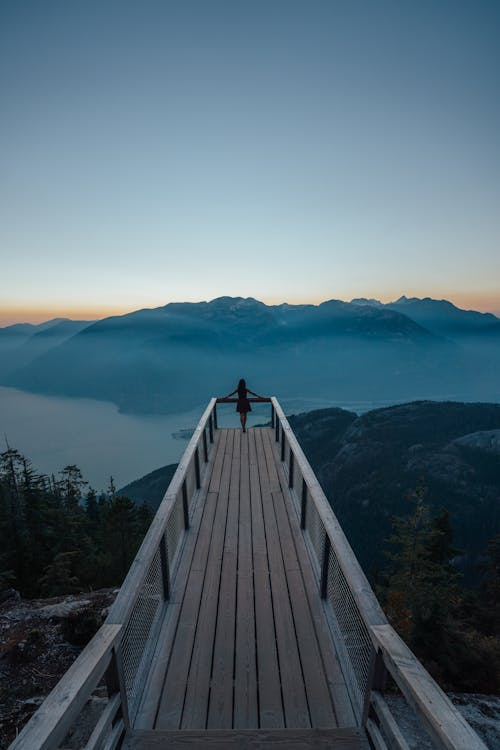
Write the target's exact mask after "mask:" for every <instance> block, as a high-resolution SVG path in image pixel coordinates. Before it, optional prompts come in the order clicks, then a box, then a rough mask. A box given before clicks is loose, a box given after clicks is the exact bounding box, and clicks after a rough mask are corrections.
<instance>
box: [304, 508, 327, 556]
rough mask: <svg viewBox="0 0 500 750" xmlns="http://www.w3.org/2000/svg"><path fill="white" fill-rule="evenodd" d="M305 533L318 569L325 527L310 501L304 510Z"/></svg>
mask: <svg viewBox="0 0 500 750" xmlns="http://www.w3.org/2000/svg"><path fill="white" fill-rule="evenodd" d="M306 532H307V534H308V536H309V540H310V542H311V546H312V549H313V551H314V556H315V558H316V562H317V564H318V566H319V568H321V564H322V561H323V549H324V544H325V527H324V525H323V521H322V520H321V517H320V515H319V513H318V511H317V510H316V506H315V504H314V502H310V501H309V502H308V503H307V510H306Z"/></svg>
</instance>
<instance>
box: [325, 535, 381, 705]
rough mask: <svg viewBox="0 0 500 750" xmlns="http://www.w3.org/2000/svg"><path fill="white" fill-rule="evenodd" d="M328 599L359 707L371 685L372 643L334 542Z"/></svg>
mask: <svg viewBox="0 0 500 750" xmlns="http://www.w3.org/2000/svg"><path fill="white" fill-rule="evenodd" d="M327 599H328V602H329V604H330V606H331V608H332V613H333V615H334V618H335V624H336V626H337V628H338V632H339V635H340V638H341V644H342V647H343V648H342V649H340V650H339V657H340V660H341V663H342V666H343V668H344V670H346V671H347V672H348V673H349V675H350V677H351V680H350V683H351V684H353V686H354V688H355V690H356V692H357V703H358V706H359V707H360V706H362V704H363V700H364V696H365V695H366V692H367V689H368V683H369V678H370V666H371V661H372V655H373V645H372V641H371V638H370V636H369V634H368V630H367V627H366V625H365V622H364V620H363V617H362V615H361V613H360V611H359V608H358V605H357V604H356V601H355V599H354V596H353V594H352V591H351V589H350V586H349V583H348V581H347V579H346V577H345V575H344V572H343V570H342V568H341V567H340V565H339V561H338V558H337V555H336V554H335V549H334V547H333V546H332V547H331V548H330V556H329V561H328V581H327Z"/></svg>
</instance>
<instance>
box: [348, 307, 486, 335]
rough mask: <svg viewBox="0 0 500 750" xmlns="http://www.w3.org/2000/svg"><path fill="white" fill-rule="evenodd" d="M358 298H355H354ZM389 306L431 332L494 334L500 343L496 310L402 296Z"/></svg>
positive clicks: (438, 333) (440, 333) (445, 333)
mask: <svg viewBox="0 0 500 750" xmlns="http://www.w3.org/2000/svg"><path fill="white" fill-rule="evenodd" d="M353 301H354V300H353ZM364 304H373V305H375V306H376V307H378V306H379V305H380V304H381V303H380V302H377V301H376V300H364ZM384 307H385V308H386V309H389V310H395V311H396V312H399V313H402V314H403V315H407V316H408V317H409V318H411V319H412V320H414V321H415V322H416V323H419V325H421V326H424V327H425V328H427V329H428V330H429V331H432V332H433V333H435V334H437V335H440V336H449V337H450V338H460V339H461V338H462V337H471V336H479V337H480V339H481V340H482V339H484V338H485V337H487V336H494V337H496V338H497V340H498V341H499V342H500V319H499V318H497V317H496V316H495V315H493V314H492V313H481V312H476V311H475V310H461V309H460V308H459V307H456V305H454V304H453V303H452V302H448V300H445V299H442V300H436V299H431V298H430V297H424V298H423V299H419V298H418V297H410V298H408V297H405V296H402V297H400V298H399V299H398V300H396V302H389V303H388V304H386V305H384Z"/></svg>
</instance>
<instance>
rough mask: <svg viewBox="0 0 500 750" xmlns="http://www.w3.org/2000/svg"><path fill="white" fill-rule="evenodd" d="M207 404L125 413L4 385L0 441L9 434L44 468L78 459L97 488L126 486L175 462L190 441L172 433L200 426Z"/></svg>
mask: <svg viewBox="0 0 500 750" xmlns="http://www.w3.org/2000/svg"><path fill="white" fill-rule="evenodd" d="M200 416H201V409H197V410H194V411H190V412H186V413H183V414H175V415H168V416H158V417H157V416H142V415H141V416H137V415H131V414H120V412H119V411H118V409H117V407H116V406H114V404H110V403H107V402H103V401H93V400H90V399H75V398H58V397H53V396H39V395H35V394H32V393H25V392H24V391H18V390H15V389H13V388H2V387H0V447H1V450H5V445H6V440H7V441H8V443H9V445H10V446H11V447H12V448H17V449H18V450H19V451H21V453H23V454H24V455H25V456H26V457H27V458H30V459H31V460H32V462H33V466H34V467H35V469H37V470H38V471H41V472H43V473H44V474H51V473H54V474H57V472H59V471H60V470H61V469H63V468H64V467H65V466H67V465H68V464H77V465H78V466H79V467H80V469H81V470H82V473H83V475H84V478H85V479H86V480H87V481H88V482H90V484H91V485H92V486H93V487H94V488H95V489H98V490H100V489H105V488H106V487H107V486H108V484H109V477H110V476H113V478H114V481H115V485H116V486H117V487H121V486H123V485H124V484H127V483H128V482H130V481H132V480H134V479H138V478H139V477H141V476H143V475H144V474H147V473H148V472H149V471H153V469H158V468H159V467H160V466H164V465H165V464H170V463H175V462H177V461H178V460H179V458H180V457H181V455H182V453H183V451H184V449H185V447H186V445H187V441H185V440H178V439H175V438H173V437H172V433H174V432H177V431H179V430H183V429H189V428H193V427H195V426H196V424H197V422H198V420H199V418H200Z"/></svg>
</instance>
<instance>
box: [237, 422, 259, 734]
mask: <svg viewBox="0 0 500 750" xmlns="http://www.w3.org/2000/svg"><path fill="white" fill-rule="evenodd" d="M249 439H250V438H249V433H248V432H247V433H245V434H244V435H243V436H242V440H241V470H240V515H239V527H238V530H239V535H238V584H237V600H236V653H235V666H234V716H233V726H234V727H235V728H236V729H245V728H250V727H258V726H259V714H258V701H257V653H256V648H255V644H256V642H255V607H254V582H253V558H252V512H251V504H250V456H249Z"/></svg>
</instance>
